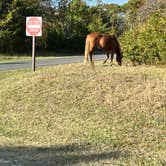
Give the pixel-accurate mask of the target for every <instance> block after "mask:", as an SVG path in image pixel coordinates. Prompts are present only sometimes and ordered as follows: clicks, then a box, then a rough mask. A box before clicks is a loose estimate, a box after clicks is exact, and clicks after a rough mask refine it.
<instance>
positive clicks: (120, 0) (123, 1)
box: [86, 0, 129, 5]
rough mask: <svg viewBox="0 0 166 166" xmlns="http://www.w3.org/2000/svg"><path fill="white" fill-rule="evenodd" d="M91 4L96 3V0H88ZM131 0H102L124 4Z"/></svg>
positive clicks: (103, 0)
mask: <svg viewBox="0 0 166 166" xmlns="http://www.w3.org/2000/svg"><path fill="white" fill-rule="evenodd" d="M86 1H87V3H88V4H89V5H94V4H96V0H86ZM128 1H129V0H102V2H103V3H115V4H119V5H122V4H124V3H127V2H128Z"/></svg>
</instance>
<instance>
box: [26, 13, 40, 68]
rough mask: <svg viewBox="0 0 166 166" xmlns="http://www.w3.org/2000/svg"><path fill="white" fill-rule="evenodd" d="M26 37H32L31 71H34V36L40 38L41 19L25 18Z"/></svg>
mask: <svg viewBox="0 0 166 166" xmlns="http://www.w3.org/2000/svg"><path fill="white" fill-rule="evenodd" d="M26 36H32V71H35V63H36V57H35V36H42V17H34V16H32V17H26Z"/></svg>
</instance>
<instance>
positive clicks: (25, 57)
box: [0, 53, 70, 63]
mask: <svg viewBox="0 0 166 166" xmlns="http://www.w3.org/2000/svg"><path fill="white" fill-rule="evenodd" d="M66 56H70V54H64V53H60V54H54V55H53V54H50V55H49V54H47V53H46V54H45V55H36V59H40V60H44V59H55V58H62V57H66ZM31 60H32V56H31V55H1V54H0V63H5V62H16V61H31Z"/></svg>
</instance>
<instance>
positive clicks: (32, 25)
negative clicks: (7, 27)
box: [26, 17, 41, 36]
mask: <svg viewBox="0 0 166 166" xmlns="http://www.w3.org/2000/svg"><path fill="white" fill-rule="evenodd" d="M26 27H27V31H28V33H29V34H30V35H32V36H36V35H38V34H39V33H40V31H41V22H40V20H39V19H38V18H36V17H31V18H29V19H28V21H27V25H26Z"/></svg>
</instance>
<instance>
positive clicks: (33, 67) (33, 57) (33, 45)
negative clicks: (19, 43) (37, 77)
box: [32, 36, 36, 71]
mask: <svg viewBox="0 0 166 166" xmlns="http://www.w3.org/2000/svg"><path fill="white" fill-rule="evenodd" d="M35 62H36V59H35V36H32V71H35Z"/></svg>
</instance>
